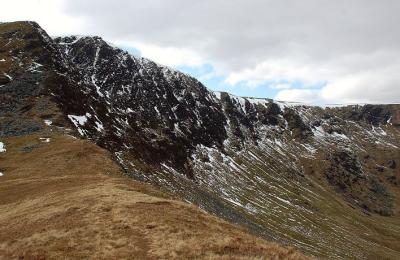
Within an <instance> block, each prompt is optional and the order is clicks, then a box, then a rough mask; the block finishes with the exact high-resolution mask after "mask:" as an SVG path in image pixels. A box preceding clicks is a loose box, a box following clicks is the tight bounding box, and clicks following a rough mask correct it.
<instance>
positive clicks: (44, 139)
mask: <svg viewBox="0 0 400 260" xmlns="http://www.w3.org/2000/svg"><path fill="white" fill-rule="evenodd" d="M39 140H40V141H41V142H42V143H50V138H45V137H40V138H39Z"/></svg>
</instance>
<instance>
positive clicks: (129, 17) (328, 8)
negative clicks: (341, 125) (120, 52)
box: [0, 0, 400, 104]
mask: <svg viewBox="0 0 400 260" xmlns="http://www.w3.org/2000/svg"><path fill="white" fill-rule="evenodd" d="M1 7H2V12H1V13H2V14H1V17H0V21H3V22H5V21H16V20H33V21H36V22H38V23H39V24H40V25H41V26H42V28H43V29H45V30H46V31H47V32H48V33H49V34H50V35H51V36H62V35H71V34H79V35H98V36H101V37H103V38H104V39H105V40H106V41H109V42H111V43H113V44H115V45H117V46H119V47H120V48H122V49H125V50H127V51H129V52H130V53H132V54H135V55H140V56H143V57H146V58H149V59H152V60H154V61H156V62H158V63H160V64H164V65H167V66H170V67H173V68H176V69H178V70H181V71H183V72H186V73H188V74H190V75H193V76H194V77H196V78H198V79H199V80H200V81H201V82H203V84H204V85H206V86H207V87H208V88H210V89H212V90H217V91H228V92H230V93H233V94H236V95H240V96H255V97H268V98H274V99H277V100H285V101H297V102H306V103H314V104H332V103H335V104H336V103H399V102H400V73H399V72H400V44H399V43H400V29H399V28H398V26H399V24H400V15H399V13H400V1H398V0H368V1H366V0H335V1H332V0H279V1H277V0H201V1H198V0H140V1H139V0H114V1H108V0H107V1H106V0H85V1H82V0H1Z"/></svg>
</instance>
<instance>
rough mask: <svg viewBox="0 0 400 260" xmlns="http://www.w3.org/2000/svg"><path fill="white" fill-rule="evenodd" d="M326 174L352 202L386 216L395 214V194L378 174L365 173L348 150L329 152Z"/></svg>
mask: <svg viewBox="0 0 400 260" xmlns="http://www.w3.org/2000/svg"><path fill="white" fill-rule="evenodd" d="M327 162H328V165H329V166H328V167H327V168H326V170H325V176H326V178H327V180H328V182H329V183H330V184H331V185H332V186H334V187H335V188H336V189H337V191H338V192H340V193H342V194H343V196H344V197H345V198H346V199H347V200H348V201H349V202H351V203H355V204H356V205H358V206H360V207H362V208H363V209H365V210H367V211H371V212H376V213H378V214H381V215H384V216H390V215H392V214H393V196H392V195H391V194H390V193H389V191H388V190H387V189H386V188H385V186H384V185H383V184H382V183H381V182H380V181H379V179H378V178H377V177H376V176H373V175H367V174H366V173H364V171H363V169H362V166H361V163H360V161H359V159H358V158H357V157H356V156H355V155H354V154H352V153H351V152H350V151H348V150H338V151H334V152H333V153H331V154H329V156H328V158H327Z"/></svg>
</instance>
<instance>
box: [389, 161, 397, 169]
mask: <svg viewBox="0 0 400 260" xmlns="http://www.w3.org/2000/svg"><path fill="white" fill-rule="evenodd" d="M388 166H389V168H390V169H396V166H397V165H396V161H395V160H390V161H389V162H388Z"/></svg>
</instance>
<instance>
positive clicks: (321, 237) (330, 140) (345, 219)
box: [0, 23, 400, 258]
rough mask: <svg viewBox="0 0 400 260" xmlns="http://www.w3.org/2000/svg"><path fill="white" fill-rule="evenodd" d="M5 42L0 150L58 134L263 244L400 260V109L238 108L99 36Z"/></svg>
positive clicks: (243, 103) (29, 29) (270, 104)
mask: <svg viewBox="0 0 400 260" xmlns="http://www.w3.org/2000/svg"><path fill="white" fill-rule="evenodd" d="M0 33H1V35H0V60H1V61H0V74H2V75H3V76H2V77H1V78H0V84H1V87H0V99H1V101H2V102H1V104H0V137H1V136H9V135H22V134H26V133H34V132H36V131H39V130H40V129H41V128H43V127H44V126H45V123H44V122H45V121H44V120H46V122H50V121H51V122H52V123H53V124H54V125H56V126H58V127H63V128H72V129H73V130H74V131H76V135H77V136H80V137H82V138H87V139H89V140H92V141H93V142H95V143H96V144H98V145H99V146H101V147H103V148H105V149H107V150H109V151H110V152H111V153H112V154H113V155H114V157H115V160H116V161H117V162H118V163H119V164H120V165H121V166H122V167H123V168H124V170H125V173H126V174H127V175H128V176H131V177H132V178H134V179H137V180H142V181H146V182H149V183H152V184H153V185H158V186H161V187H163V188H166V189H168V190H170V191H171V192H174V193H175V194H176V195H178V196H180V197H181V198H182V199H184V200H186V201H188V202H191V203H194V204H196V205H198V206H199V207H201V208H203V209H204V210H206V211H208V212H210V213H212V214H215V215H217V216H220V217H222V218H224V219H227V220H229V221H231V222H234V223H238V224H240V225H242V226H244V227H246V228H248V229H249V230H250V231H251V232H253V233H255V234H257V235H259V236H262V237H264V238H268V239H273V240H275V241H279V242H281V243H286V244H290V245H294V246H296V247H297V248H299V249H300V250H302V251H303V252H305V253H308V254H311V255H315V256H319V257H330V258H335V257H337V258H343V257H358V258H365V257H371V258H374V257H375V258H380V257H387V258H396V257H398V256H399V255H400V246H399V245H400V243H398V242H399V241H400V235H399V234H400V228H399V227H400V225H399V222H400V220H399V211H398V205H399V198H400V170H399V168H398V166H397V165H398V163H399V161H400V150H399V147H400V138H399V136H400V128H399V127H400V121H399V120H400V117H399V115H400V106H399V105H352V106H336V107H326V108H322V107H317V106H307V105H302V104H294V103H287V102H280V101H274V100H270V99H256V98H243V97H237V96H234V95H231V94H229V93H220V92H213V91H210V90H208V89H207V88H206V87H205V86H203V85H202V83H200V82H199V81H197V80H196V79H194V78H192V77H190V76H189V75H186V74H184V73H181V72H178V71H175V70H173V69H170V68H167V67H164V66H161V65H159V64H156V63H154V62H152V61H149V60H147V59H144V58H138V57H134V56H132V55H130V54H128V53H127V52H125V51H123V50H120V49H118V48H116V47H114V46H111V45H110V44H108V43H107V42H105V41H103V40H102V39H101V38H99V37H77V36H70V37H61V38H56V39H51V38H50V37H49V36H48V35H47V34H46V33H45V32H44V31H43V30H42V29H41V28H40V27H39V26H38V25H37V24H35V23H12V24H0ZM382 223H384V225H383V224H382Z"/></svg>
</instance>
